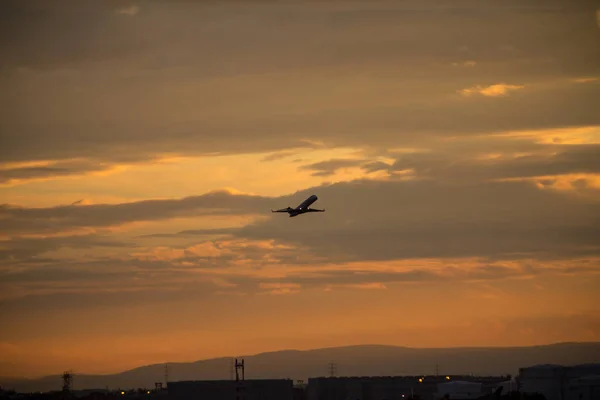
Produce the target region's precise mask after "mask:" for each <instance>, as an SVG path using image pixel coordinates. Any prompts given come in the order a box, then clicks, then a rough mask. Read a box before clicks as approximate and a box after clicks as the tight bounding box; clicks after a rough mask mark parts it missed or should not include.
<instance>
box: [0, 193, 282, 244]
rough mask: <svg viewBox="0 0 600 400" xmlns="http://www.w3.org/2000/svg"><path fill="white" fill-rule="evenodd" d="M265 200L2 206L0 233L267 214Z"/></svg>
mask: <svg viewBox="0 0 600 400" xmlns="http://www.w3.org/2000/svg"><path fill="white" fill-rule="evenodd" d="M270 204H271V203H270V202H269V201H268V200H267V199H266V198H264V197H259V196H245V195H230V194H228V193H227V192H222V191H219V192H213V193H209V194H205V195H202V196H193V197H187V198H183V199H176V200H144V201H139V202H135V203H124V204H117V205H108V204H98V205H71V206H59V207H51V208H24V207H17V206H11V205H0V219H2V220H3V224H2V228H1V229H0V233H3V234H18V233H27V232H44V233H51V232H60V231H63V230H67V229H72V228H83V227H107V226H114V225H121V224H125V223H128V222H135V221H156V220H166V219H169V218H175V217H183V216H186V217H190V216H199V215H219V214H221V215H240V214H251V213H256V212H264V210H265V209H268V208H269V205H270Z"/></svg>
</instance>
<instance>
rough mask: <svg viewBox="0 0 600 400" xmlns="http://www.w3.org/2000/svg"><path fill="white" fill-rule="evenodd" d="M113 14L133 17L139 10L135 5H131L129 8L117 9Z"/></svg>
mask: <svg viewBox="0 0 600 400" xmlns="http://www.w3.org/2000/svg"><path fill="white" fill-rule="evenodd" d="M115 12H116V13H117V14H120V15H128V16H134V15H137V14H138V13H139V12H140V8H139V7H138V6H136V5H131V6H129V7H122V8H119V9H117V10H116V11H115Z"/></svg>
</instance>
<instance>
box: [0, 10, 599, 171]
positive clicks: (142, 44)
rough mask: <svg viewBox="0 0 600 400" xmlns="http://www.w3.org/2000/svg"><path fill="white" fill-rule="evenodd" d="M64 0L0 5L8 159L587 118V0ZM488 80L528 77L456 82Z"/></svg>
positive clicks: (413, 135)
mask: <svg viewBox="0 0 600 400" xmlns="http://www.w3.org/2000/svg"><path fill="white" fill-rule="evenodd" d="M68 3H69V5H68V6H65V5H63V4H60V5H59V4H58V3H57V4H56V5H53V6H47V5H46V6H44V5H37V4H34V3H31V2H26V3H25V4H21V3H20V2H12V1H11V2H8V3H4V4H3V11H6V12H3V13H1V14H2V15H3V17H2V18H3V20H2V22H3V24H0V25H2V28H1V29H3V32H4V34H3V35H0V36H2V38H3V39H2V40H3V42H2V45H3V48H4V49H5V52H4V55H3V58H2V68H1V70H2V73H1V76H0V79H1V82H2V83H3V88H4V89H3V91H4V93H5V96H3V100H0V121H2V122H0V129H1V131H2V136H3V138H2V143H3V146H1V147H0V157H1V158H2V159H3V160H6V161H9V160H29V159H54V158H73V157H93V158H95V159H101V160H110V161H115V160H119V159H122V158H129V159H132V160H147V159H149V158H152V157H155V156H156V155H157V154H162V153H165V152H175V153H186V154H207V153H221V154H231V153H239V152H258V151H277V150H281V149H290V148H293V147H299V146H305V145H306V142H304V140H306V139H310V140H316V141H323V142H326V143H328V144H331V145H334V146H350V145H352V146H365V145H368V146H373V145H381V146H388V145H389V146H395V145H411V144H416V143H420V142H421V141H422V140H423V138H424V137H426V136H427V134H430V135H431V134H435V135H436V136H438V137H439V136H446V135H461V134H475V133H482V132H499V131H503V130H507V129H508V130H514V129H546V128H553V127H561V126H583V125H591V124H600V119H599V118H600V117H598V113H597V112H596V107H594V105H595V103H596V99H597V98H598V96H599V95H600V85H598V83H594V82H588V83H585V84H575V83H571V82H570V81H569V79H570V78H573V77H580V76H596V75H597V65H599V63H600V55H599V53H598V52H597V50H596V49H597V48H598V47H599V46H600V37H599V36H598V35H597V30H598V28H597V26H596V21H595V11H596V8H595V6H594V4H593V3H592V2H586V1H583V2H576V3H577V4H573V3H575V2H554V1H553V2H552V3H537V2H536V3H528V4H527V5H526V6H524V5H523V4H522V2H518V1H510V2H503V3H502V4H501V5H500V3H498V2H491V1H490V2H487V1H485V2H481V1H478V2H475V1H465V2H460V3H448V2H445V1H438V2H428V3H427V5H424V4H423V3H421V2H418V1H413V2H386V3H374V2H368V3H361V4H348V3H345V2H330V3H318V4H317V3H312V2H303V3H294V4H281V3H258V4H260V5H258V4H257V3H254V2H253V3H252V4H241V3H238V2H235V3H227V4H215V3H206V2H168V3H164V2H143V3H140V4H136V5H137V6H138V7H139V10H140V11H139V13H138V14H136V15H135V16H132V17H131V18H129V17H128V18H123V16H121V15H119V14H117V13H116V12H115V11H116V10H117V9H118V8H122V7H127V6H129V5H130V4H123V3H120V2H114V3H113V2H105V3H102V4H95V3H94V4H91V3H88V2H84V3H77V4H75V3H72V2H68ZM84 4H85V5H84ZM424 27H426V28H424ZM73 32H76V34H74V33H73ZM273 32H277V34H276V35H274V34H273ZM470 61H472V62H474V63H475V64H474V65H472V66H471V67H463V66H461V65H464V63H465V62H470ZM453 64H456V66H454V65H453ZM469 65H471V64H469ZM391 66H393V68H392V67H391ZM349 71H354V72H352V73H350V72H349ZM498 83H506V84H509V85H522V86H524V88H523V89H521V90H519V91H516V92H514V93H511V94H510V95H509V96H507V97H503V98H486V97H483V98H480V97H479V96H472V97H468V98H462V97H461V96H460V95H459V94H458V93H457V92H458V91H460V90H461V89H464V88H469V87H472V86H474V85H482V86H488V85H492V84H498ZM316 110H319V111H316ZM30 172H31V171H30ZM39 172H41V173H42V174H45V173H47V172H50V171H39ZM61 172H62V171H58V173H61Z"/></svg>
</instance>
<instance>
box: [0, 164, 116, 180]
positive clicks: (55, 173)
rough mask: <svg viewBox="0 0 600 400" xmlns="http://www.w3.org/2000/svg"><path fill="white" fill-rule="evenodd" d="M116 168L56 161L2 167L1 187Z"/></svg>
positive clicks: (0, 166)
mask: <svg viewBox="0 0 600 400" xmlns="http://www.w3.org/2000/svg"><path fill="white" fill-rule="evenodd" d="M113 168H114V166H111V165H106V164H105V163H103V162H101V161H100V162H94V161H93V160H56V161H42V162H32V163H23V164H21V165H19V164H17V165H11V164H8V165H0V185H2V184H9V185H10V184H13V183H19V182H25V181H32V180H44V179H48V178H53V177H60V176H81V175H86V174H89V173H93V172H107V171H110V170H111V169H113Z"/></svg>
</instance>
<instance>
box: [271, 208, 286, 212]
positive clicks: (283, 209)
mask: <svg viewBox="0 0 600 400" xmlns="http://www.w3.org/2000/svg"><path fill="white" fill-rule="evenodd" d="M271 212H288V209H287V208H282V209H280V210H271Z"/></svg>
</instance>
